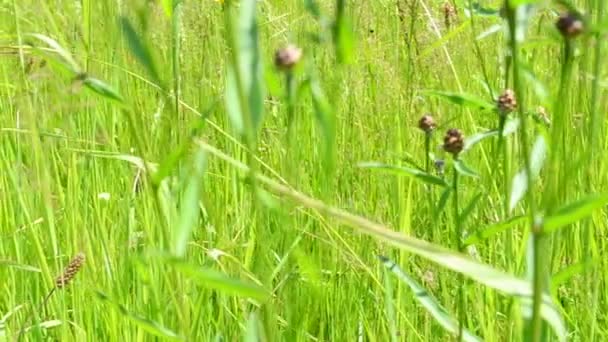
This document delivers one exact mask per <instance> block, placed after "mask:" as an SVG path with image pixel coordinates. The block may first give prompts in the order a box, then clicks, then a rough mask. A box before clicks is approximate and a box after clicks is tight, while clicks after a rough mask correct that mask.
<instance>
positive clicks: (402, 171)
mask: <svg viewBox="0 0 608 342" xmlns="http://www.w3.org/2000/svg"><path fill="white" fill-rule="evenodd" d="M358 166H359V167H361V168H365V169H377V170H382V171H387V172H390V173H393V174H398V175H407V176H413V177H414V178H416V179H418V180H421V181H422V182H424V183H427V184H433V185H440V186H447V185H448V184H447V183H446V181H445V180H443V179H442V178H440V177H437V176H433V175H431V174H428V173H426V172H424V171H422V170H418V169H412V168H409V167H403V166H393V165H388V164H383V163H377V162H363V163H359V164H358Z"/></svg>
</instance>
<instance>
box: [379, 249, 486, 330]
mask: <svg viewBox="0 0 608 342" xmlns="http://www.w3.org/2000/svg"><path fill="white" fill-rule="evenodd" d="M378 258H379V259H380V261H381V262H382V264H384V267H386V268H387V269H388V270H389V271H391V272H392V273H393V274H394V275H395V276H397V278H398V279H399V280H401V281H403V282H404V283H406V284H407V285H408V286H409V287H410V289H411V290H412V292H413V293H414V298H416V300H417V301H418V302H419V303H420V304H421V305H422V306H423V307H424V308H425V309H426V310H427V311H428V312H429V313H430V314H431V316H433V318H434V319H435V320H436V321H437V323H439V324H440V325H441V326H442V327H443V328H444V329H445V330H447V331H448V332H450V333H451V334H453V335H457V334H458V321H457V320H456V319H454V318H453V317H452V316H451V315H450V314H449V313H448V312H447V310H446V309H445V308H444V307H443V306H442V305H441V304H439V303H438V302H437V300H436V299H435V298H434V297H433V296H432V295H431V294H430V293H429V292H428V291H427V290H426V289H425V288H424V287H422V286H421V285H420V284H418V282H416V281H415V280H414V279H413V278H412V277H410V276H409V275H407V274H406V273H405V272H404V271H403V270H402V269H401V268H400V267H399V266H398V265H397V264H396V263H394V262H393V261H392V260H390V259H388V258H387V257H385V256H378ZM463 339H464V341H469V342H481V341H482V340H481V338H479V337H477V336H475V335H474V334H473V333H471V332H470V331H468V330H467V329H463Z"/></svg>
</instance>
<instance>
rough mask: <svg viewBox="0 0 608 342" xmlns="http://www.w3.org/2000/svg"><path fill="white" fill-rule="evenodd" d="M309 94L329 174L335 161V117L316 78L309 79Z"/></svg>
mask: <svg viewBox="0 0 608 342" xmlns="http://www.w3.org/2000/svg"><path fill="white" fill-rule="evenodd" d="M310 94H311V97H312V104H313V107H314V110H315V118H316V119H317V122H318V124H319V126H320V127H321V131H322V132H323V155H324V158H323V159H324V165H325V170H326V172H327V173H328V174H330V173H331V172H332V171H333V169H334V163H335V159H336V158H335V153H336V151H335V149H336V147H335V136H336V122H335V121H336V118H335V115H334V112H333V109H332V107H331V105H330V104H329V101H328V100H327V97H326V96H325V94H324V92H323V89H322V88H321V84H320V83H319V81H318V80H317V79H316V78H312V79H311V80H310Z"/></svg>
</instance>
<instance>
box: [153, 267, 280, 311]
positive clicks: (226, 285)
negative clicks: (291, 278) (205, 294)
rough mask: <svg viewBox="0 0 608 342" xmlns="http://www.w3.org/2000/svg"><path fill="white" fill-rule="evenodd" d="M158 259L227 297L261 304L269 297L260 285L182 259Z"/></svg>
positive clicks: (197, 282) (199, 283)
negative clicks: (236, 297)
mask: <svg viewBox="0 0 608 342" xmlns="http://www.w3.org/2000/svg"><path fill="white" fill-rule="evenodd" d="M160 258H161V259H162V260H163V261H166V262H168V263H169V264H170V265H171V266H172V267H174V268H175V269H176V270H177V271H179V272H180V273H182V274H183V275H184V276H186V277H188V279H190V280H192V281H193V282H195V283H196V284H198V285H200V286H203V287H206V288H210V289H214V290H218V291H220V292H222V293H226V294H228V295H233V296H238V297H244V298H252V299H255V300H258V301H261V302H263V301H265V300H266V299H267V298H268V297H269V296H270V294H269V292H268V291H267V290H266V289H264V288H263V287H262V286H260V285H256V284H253V283H250V282H245V281H242V280H240V279H236V278H232V277H229V276H228V275H226V274H224V273H222V272H219V271H216V270H214V269H211V268H205V267H201V266H198V265H193V264H190V263H187V262H185V261H183V260H182V259H177V258H172V257H165V256H160Z"/></svg>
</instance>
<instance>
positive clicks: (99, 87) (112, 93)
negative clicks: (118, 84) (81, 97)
mask: <svg viewBox="0 0 608 342" xmlns="http://www.w3.org/2000/svg"><path fill="white" fill-rule="evenodd" d="M83 83H84V85H85V86H86V87H87V88H89V89H91V90H92V91H93V92H95V93H97V94H99V95H101V96H102V97H105V98H106V99H110V100H114V101H118V102H123V101H124V99H123V97H122V96H121V95H120V94H119V93H118V91H117V90H116V89H114V88H113V87H112V86H111V85H109V84H107V83H105V82H104V81H102V80H99V79H97V78H93V77H87V78H85V79H84V81H83Z"/></svg>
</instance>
